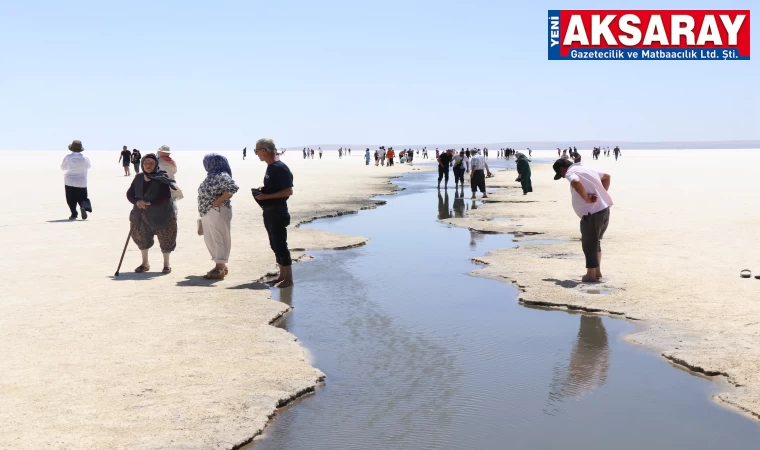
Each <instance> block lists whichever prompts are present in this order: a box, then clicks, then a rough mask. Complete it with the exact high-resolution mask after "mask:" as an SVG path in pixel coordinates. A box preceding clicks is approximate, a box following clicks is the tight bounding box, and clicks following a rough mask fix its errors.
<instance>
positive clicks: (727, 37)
mask: <svg viewBox="0 0 760 450" xmlns="http://www.w3.org/2000/svg"><path fill="white" fill-rule="evenodd" d="M749 24H750V14H749V10H679V11H676V10H673V11H670V10H669V11H655V10H614V11H613V10H609V11H593V10H549V25H548V26H549V59H571V60H579V59H581V60H603V59H611V60H620V59H626V60H715V61H727V60H748V59H750V58H749V43H750V39H749V30H750V25H749Z"/></svg>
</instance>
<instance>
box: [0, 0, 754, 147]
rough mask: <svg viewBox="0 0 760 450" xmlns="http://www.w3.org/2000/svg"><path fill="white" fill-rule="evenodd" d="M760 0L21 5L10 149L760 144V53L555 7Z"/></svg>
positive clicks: (4, 125)
mask: <svg viewBox="0 0 760 450" xmlns="http://www.w3.org/2000/svg"><path fill="white" fill-rule="evenodd" d="M752 3H755V2H753V1H725V0H723V1H720V2H716V1H709V2H708V1H703V0H690V1H676V0H673V1H667V2H664V3H663V2H662V1H636V2H634V1H620V0H618V1H614V0H606V1H589V0H574V1H561V0H554V1H533V2H514V1H505V0H489V1H447V0H435V1H397V0H385V1H377V2H362V1H329V0H326V1H287V0H283V1H270V2H262V1H254V0H249V1H243V0H240V1H224V0H221V1H213V2H212V1H203V2H201V1H192V0H191V1H142V0H131V1H128V2H118V3H117V2H110V1H102V0H100V1H76V0H75V1H69V2H62V1H35V0H23V1H22V0H7V1H4V2H1V3H0V37H1V39H0V68H1V69H2V70H1V71H0V105H1V107H0V136H2V143H0V149H30V150H32V149H57V148H63V147H65V145H66V144H68V143H69V142H70V141H71V140H72V139H77V138H78V139H81V140H82V141H83V142H84V143H85V147H87V148H89V149H99V150H107V149H118V148H120V147H121V145H128V146H129V147H130V148H133V147H134V148H141V149H154V148H157V147H158V146H160V145H161V144H169V145H171V146H173V147H176V148H181V149H187V150H215V149H216V150H234V149H239V148H242V147H243V146H246V145H247V146H249V147H252V146H253V143H254V142H255V140H256V139H257V138H259V137H263V136H269V137H272V138H274V139H275V141H276V142H277V143H278V145H279V146H281V147H288V146H297V145H307V144H328V143H347V144H350V143H378V144H383V143H385V144H389V145H393V144H394V143H397V144H400V143H404V144H415V143H419V144H423V143H426V144H427V143H437V142H440V143H453V142H472V143H477V142H500V141H527V140H582V139H599V140H621V141H623V140H628V141H654V140H727V139H760V126H759V125H760V106H758V105H759V102H760V94H759V93H758V87H757V85H758V80H759V79H760V66H759V65H758V62H757V61H758V60H759V59H760V54H758V55H756V56H754V59H753V60H751V61H746V62H742V61H728V62H710V61H683V62H669V61H642V62H632V61H619V62H617V61H548V60H547V50H546V46H547V43H546V29H547V17H546V16H547V10H548V9H593V8H599V9H625V8H635V9H647V8H659V9H662V8H667V9H710V8H718V7H719V8H724V9H751V8H750V5H751V4H752ZM756 20H757V19H756ZM755 28H756V27H755ZM757 36H758V31H757V30H756V29H755V30H752V47H753V48H754V49H755V51H756V52H758V51H760V50H759V49H760V45H758V39H757Z"/></svg>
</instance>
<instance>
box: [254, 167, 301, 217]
mask: <svg viewBox="0 0 760 450" xmlns="http://www.w3.org/2000/svg"><path fill="white" fill-rule="evenodd" d="M292 187H293V173H292V172H290V169H289V168H288V166H286V165H285V163H284V162H282V161H276V162H274V163H272V164H270V165H268V166H267V172H266V175H264V187H263V188H262V189H261V192H263V193H264V194H275V193H277V192H280V191H282V190H284V189H287V188H292ZM287 201H288V198H287V197H285V198H273V199H268V200H261V201H259V205H261V207H262V208H264V207H272V206H287V205H288V204H287Z"/></svg>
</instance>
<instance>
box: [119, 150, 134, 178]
mask: <svg viewBox="0 0 760 450" xmlns="http://www.w3.org/2000/svg"><path fill="white" fill-rule="evenodd" d="M119 162H120V163H121V167H123V168H124V176H125V177H128V176H129V175H130V173H129V163H130V162H132V153H131V152H130V151H129V150H127V146H126V145H125V146H124V147H122V149H121V155H119Z"/></svg>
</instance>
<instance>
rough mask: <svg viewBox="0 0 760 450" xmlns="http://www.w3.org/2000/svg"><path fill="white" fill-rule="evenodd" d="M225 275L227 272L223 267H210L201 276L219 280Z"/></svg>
mask: <svg viewBox="0 0 760 450" xmlns="http://www.w3.org/2000/svg"><path fill="white" fill-rule="evenodd" d="M225 275H227V272H226V271H225V270H224V269H221V270H220V269H211V270H209V271H208V273H207V274H206V275H203V278H205V279H207V280H221V279H223V278H224V276H225Z"/></svg>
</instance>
